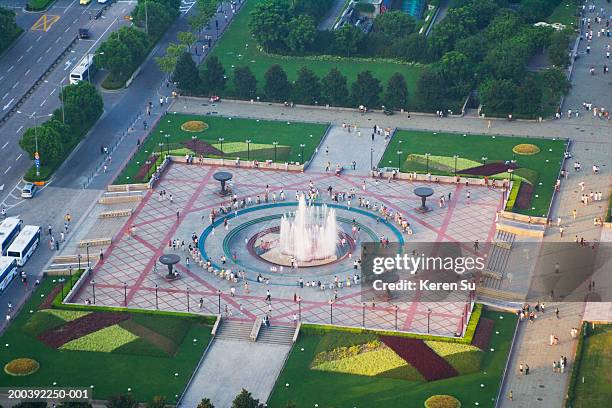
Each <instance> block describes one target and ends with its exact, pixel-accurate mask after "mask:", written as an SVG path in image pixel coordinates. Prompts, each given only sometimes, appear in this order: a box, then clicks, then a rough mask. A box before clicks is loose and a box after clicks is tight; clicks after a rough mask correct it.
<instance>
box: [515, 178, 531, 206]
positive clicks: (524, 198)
mask: <svg viewBox="0 0 612 408" xmlns="http://www.w3.org/2000/svg"><path fill="white" fill-rule="evenodd" d="M533 191H534V187H533V186H532V185H531V184H529V183H521V186H520V187H519V191H518V195H517V196H516V201H515V202H514V207H516V208H520V209H523V210H525V209H529V208H531V200H532V199H533Z"/></svg>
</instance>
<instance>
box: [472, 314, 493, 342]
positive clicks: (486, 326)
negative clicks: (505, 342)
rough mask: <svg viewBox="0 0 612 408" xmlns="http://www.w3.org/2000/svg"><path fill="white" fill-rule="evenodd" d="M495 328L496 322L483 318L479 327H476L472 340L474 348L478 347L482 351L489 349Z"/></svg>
mask: <svg viewBox="0 0 612 408" xmlns="http://www.w3.org/2000/svg"><path fill="white" fill-rule="evenodd" d="M494 326H495V322H494V321H493V320H491V319H487V318H485V317H481V318H480V321H479V322H478V326H476V332H475V333H474V337H473V338H472V346H476V347H478V348H479V349H481V350H484V349H486V348H487V347H489V342H490V341H491V336H492V335H493V327H494Z"/></svg>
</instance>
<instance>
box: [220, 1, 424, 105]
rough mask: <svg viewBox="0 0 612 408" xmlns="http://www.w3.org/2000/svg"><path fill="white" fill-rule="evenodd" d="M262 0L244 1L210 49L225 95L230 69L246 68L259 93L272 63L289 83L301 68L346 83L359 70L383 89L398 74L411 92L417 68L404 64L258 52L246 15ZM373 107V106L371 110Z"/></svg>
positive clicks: (417, 71)
mask: <svg viewBox="0 0 612 408" xmlns="http://www.w3.org/2000/svg"><path fill="white" fill-rule="evenodd" d="M261 1H264V0H246V4H245V5H244V6H243V7H242V10H241V11H240V12H239V14H238V15H237V16H236V18H235V21H234V22H233V23H232V24H231V25H230V27H229V28H228V29H227V31H226V32H225V33H224V34H223V37H222V38H221V40H220V41H219V42H218V43H217V45H216V46H215V47H214V49H213V55H216V56H217V57H218V58H219V60H220V61H221V63H222V64H223V66H224V67H225V72H226V75H227V76H228V78H229V81H228V87H227V93H229V94H230V95H231V94H232V93H233V82H232V80H231V76H232V75H233V72H234V69H233V67H238V66H243V65H246V66H248V67H249V68H251V71H253V73H254V74H255V76H256V77H257V81H258V82H257V87H258V90H259V92H260V93H261V92H262V89H263V86H264V79H263V78H264V74H265V72H266V71H267V70H268V68H270V67H271V66H272V65H274V64H279V65H281V66H282V67H283V69H284V70H285V72H287V75H288V77H289V80H290V81H293V80H295V79H296V78H297V72H298V71H299V70H300V68H302V67H308V68H310V69H312V70H313V71H314V72H315V74H317V75H318V76H319V77H323V76H325V75H327V73H328V72H329V71H330V70H331V69H332V68H334V67H335V68H338V69H339V70H340V71H341V72H342V73H343V74H344V75H345V76H346V77H347V80H348V85H349V89H350V84H351V83H352V82H353V81H354V80H355V79H356V78H357V74H358V73H359V72H361V71H365V70H370V71H372V73H373V74H374V76H375V77H376V78H378V79H379V80H380V81H381V82H382V85H383V86H385V85H386V83H387V80H388V79H389V77H391V75H393V74H394V73H396V72H400V73H402V74H403V75H404V77H405V78H406V82H407V84H408V92H409V94H410V95H412V94H413V93H414V90H415V86H416V80H417V78H418V75H419V72H420V71H421V67H420V66H418V65H413V64H405V63H400V62H395V61H386V60H385V61H382V60H375V59H363V58H342V57H336V56H309V57H290V56H282V55H271V54H265V53H264V52H263V51H261V50H260V49H259V48H258V46H257V43H256V42H255V40H254V39H253V38H252V37H251V32H250V30H249V21H250V19H251V17H250V12H251V11H252V10H253V9H254V7H255V5H256V4H257V2H261ZM373 108H375V107H373Z"/></svg>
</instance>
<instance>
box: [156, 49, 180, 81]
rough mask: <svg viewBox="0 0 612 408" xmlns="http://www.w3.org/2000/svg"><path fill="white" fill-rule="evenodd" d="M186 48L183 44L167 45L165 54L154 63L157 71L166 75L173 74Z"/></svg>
mask: <svg viewBox="0 0 612 408" xmlns="http://www.w3.org/2000/svg"><path fill="white" fill-rule="evenodd" d="M186 49H187V47H186V46H185V45H183V44H174V43H170V44H168V48H166V54H165V55H164V56H163V57H156V58H155V62H156V63H157V66H158V67H159V69H160V70H161V71H162V72H163V73H165V74H166V75H170V74H171V73H173V72H174V70H175V68H176V64H177V63H178V60H179V58H180V57H181V56H182V55H183V53H184V52H185V50H186Z"/></svg>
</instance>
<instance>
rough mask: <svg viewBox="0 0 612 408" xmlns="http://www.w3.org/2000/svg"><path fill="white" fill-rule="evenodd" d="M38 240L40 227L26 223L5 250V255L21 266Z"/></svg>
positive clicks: (30, 254)
mask: <svg viewBox="0 0 612 408" xmlns="http://www.w3.org/2000/svg"><path fill="white" fill-rule="evenodd" d="M39 242H40V227H39V226H38V225H26V226H25V227H23V229H22V230H21V232H20V233H19V235H18V236H17V238H15V241H13V243H12V244H11V246H10V247H9V249H8V251H6V255H7V256H12V257H13V258H15V259H16V260H17V265H18V266H23V265H25V263H26V262H28V259H30V257H31V256H32V254H33V253H34V251H36V248H38V243H39Z"/></svg>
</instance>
